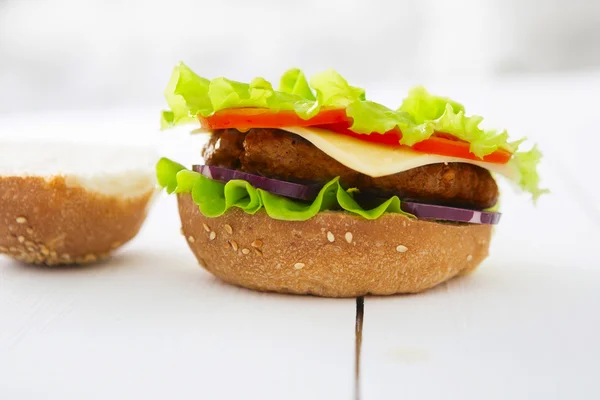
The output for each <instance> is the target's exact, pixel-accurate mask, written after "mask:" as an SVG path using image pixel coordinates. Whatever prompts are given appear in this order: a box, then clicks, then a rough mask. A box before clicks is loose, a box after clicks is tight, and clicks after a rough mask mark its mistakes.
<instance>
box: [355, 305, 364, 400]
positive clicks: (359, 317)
mask: <svg viewBox="0 0 600 400" xmlns="http://www.w3.org/2000/svg"><path fill="white" fill-rule="evenodd" d="M364 313H365V299H364V297H362V296H361V297H357V298H356V324H355V326H354V333H355V342H354V344H355V348H354V374H355V375H354V378H355V386H354V398H355V399H356V400H360V349H361V346H362V330H363V319H364Z"/></svg>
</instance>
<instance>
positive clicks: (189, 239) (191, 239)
mask: <svg viewBox="0 0 600 400" xmlns="http://www.w3.org/2000/svg"><path fill="white" fill-rule="evenodd" d="M195 241H196V239H194V237H193V236H188V242H190V243H194V242H195Z"/></svg>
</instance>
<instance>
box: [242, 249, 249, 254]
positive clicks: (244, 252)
mask: <svg viewBox="0 0 600 400" xmlns="http://www.w3.org/2000/svg"><path fill="white" fill-rule="evenodd" d="M242 253H243V254H249V253H250V250H248V249H242Z"/></svg>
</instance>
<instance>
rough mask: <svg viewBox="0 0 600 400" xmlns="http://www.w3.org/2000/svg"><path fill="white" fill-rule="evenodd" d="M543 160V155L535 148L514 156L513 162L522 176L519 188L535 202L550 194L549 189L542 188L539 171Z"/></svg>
mask: <svg viewBox="0 0 600 400" xmlns="http://www.w3.org/2000/svg"><path fill="white" fill-rule="evenodd" d="M541 159H542V153H541V152H540V151H539V150H538V148H537V146H534V147H533V148H532V149H531V150H529V151H519V152H516V153H515V154H514V156H513V160H512V161H513V162H514V163H515V164H516V166H517V169H518V170H519V173H520V175H521V178H520V181H519V182H518V184H519V186H520V187H521V188H522V189H523V190H525V191H526V192H529V193H531V195H532V197H533V201H534V202H536V201H537V199H538V198H539V197H540V196H541V195H542V194H545V193H550V191H549V190H548V189H541V188H540V176H539V174H538V171H537V167H538V164H539V163H540V160H541Z"/></svg>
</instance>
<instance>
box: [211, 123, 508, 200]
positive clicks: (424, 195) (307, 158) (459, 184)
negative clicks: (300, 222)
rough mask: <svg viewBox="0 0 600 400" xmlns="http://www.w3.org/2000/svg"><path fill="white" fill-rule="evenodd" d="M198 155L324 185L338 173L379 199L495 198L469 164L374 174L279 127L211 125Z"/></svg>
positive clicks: (487, 179)
mask: <svg viewBox="0 0 600 400" xmlns="http://www.w3.org/2000/svg"><path fill="white" fill-rule="evenodd" d="M202 155H203V157H204V160H205V163H206V164H207V165H212V166H219V167H225V168H229V169H236V170H240V171H245V172H249V173H253V174H257V175H262V176H265V177H269V178H274V179H279V180H284V181H289V182H297V183H315V182H316V183H322V184H325V183H327V182H329V181H331V180H332V179H333V178H335V177H338V176H339V179H340V184H341V186H342V187H344V188H347V189H349V188H357V189H358V190H359V191H360V192H361V193H362V194H365V195H372V196H377V197H383V198H386V197H389V196H393V195H396V196H398V197H400V198H402V199H405V200H414V201H419V202H424V203H430V204H439V205H446V206H454V207H464V208H470V209H485V208H489V207H492V206H494V205H495V204H496V202H497V200H498V187H497V185H496V182H495V180H494V178H493V177H492V176H491V174H490V172H489V171H488V170H486V169H484V168H481V167H479V166H476V165H473V164H468V163H455V162H451V163H442V164H430V165H425V166H422V167H418V168H413V169H410V170H407V171H404V172H400V173H396V174H392V175H387V176H382V177H378V178H373V177H370V176H368V175H365V174H362V173H359V172H357V171H354V170H352V169H350V168H348V167H346V166H344V165H342V164H341V163H339V162H338V161H336V160H334V159H333V158H331V157H330V156H328V155H327V154H325V153H324V152H322V151H321V150H319V149H318V148H316V147H315V146H314V145H313V144H312V143H310V142H308V141H307V140H305V139H303V138H302V137H300V136H297V135H295V134H292V133H289V132H286V131H282V130H278V129H263V128H255V129H250V130H249V131H248V132H245V133H243V132H240V131H238V130H236V129H222V130H215V131H213V133H212V135H211V138H210V140H209V141H208V143H207V144H206V145H205V147H204V149H203V152H202Z"/></svg>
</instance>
